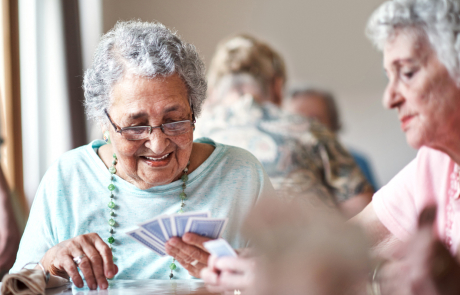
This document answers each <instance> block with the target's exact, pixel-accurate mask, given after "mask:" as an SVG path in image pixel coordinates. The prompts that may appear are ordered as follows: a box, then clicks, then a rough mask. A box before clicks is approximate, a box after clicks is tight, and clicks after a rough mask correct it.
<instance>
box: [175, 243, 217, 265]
mask: <svg viewBox="0 0 460 295" xmlns="http://www.w3.org/2000/svg"><path fill="white" fill-rule="evenodd" d="M166 252H167V253H168V254H169V255H171V256H173V257H175V258H182V259H183V261H185V263H192V262H194V261H195V260H197V261H198V262H200V263H202V264H204V265H207V263H208V257H209V253H207V252H205V251H203V250H202V249H200V248H198V247H196V246H192V245H189V244H187V243H184V242H182V240H181V239H179V238H172V239H170V240H169V241H168V242H167V243H166Z"/></svg>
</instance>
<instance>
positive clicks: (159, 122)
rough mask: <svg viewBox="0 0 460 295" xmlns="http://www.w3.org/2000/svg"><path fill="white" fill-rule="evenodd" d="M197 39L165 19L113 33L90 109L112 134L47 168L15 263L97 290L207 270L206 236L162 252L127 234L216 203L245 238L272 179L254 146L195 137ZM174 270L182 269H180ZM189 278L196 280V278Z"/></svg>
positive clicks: (230, 233) (201, 86)
mask: <svg viewBox="0 0 460 295" xmlns="http://www.w3.org/2000/svg"><path fill="white" fill-rule="evenodd" d="M204 72H205V69H204V64H203V62H202V60H201V59H200V57H199V56H198V53H197V51H196V49H195V47H194V46H192V45H191V44H188V43H186V42H184V41H182V40H181V39H180V38H179V37H178V36H177V35H176V34H175V33H173V32H171V31H170V30H169V29H167V28H165V27H164V26H163V25H161V24H159V23H142V22H137V21H132V22H119V23H117V24H116V26H115V27H114V28H113V29H112V30H110V31H109V32H108V33H107V34H105V35H104V36H103V37H102V39H101V41H100V43H99V46H98V48H97V50H96V53H95V57H94V61H93V65H92V67H91V68H90V69H88V70H87V71H86V73H85V78H84V89H85V98H86V103H85V105H86V110H87V113H88V115H89V117H91V118H93V119H95V120H96V121H97V122H99V123H100V125H101V128H102V131H103V133H104V138H105V139H106V142H104V141H101V140H95V141H93V142H91V143H90V144H88V145H86V146H83V147H80V148H77V149H75V150H72V151H69V152H67V153H65V154H64V155H62V156H61V157H60V158H59V160H58V161H57V162H56V163H54V164H53V165H52V166H51V167H50V168H49V170H48V172H47V173H46V175H45V176H44V178H43V180H42V182H41V184H40V187H39V189H38V192H37V195H36V197H35V200H34V203H33V206H32V209H31V214H30V217H29V221H28V224H27V227H26V230H25V233H24V236H23V238H22V241H21V245H20V249H19V252H18V256H17V260H16V263H15V265H14V267H13V269H12V270H13V271H17V270H19V269H20V268H21V267H22V266H23V265H24V264H26V263H27V262H31V261H41V263H42V265H43V266H44V267H45V268H46V269H47V270H49V271H50V272H51V274H55V275H60V276H63V277H70V278H71V279H72V280H73V282H74V283H75V285H77V286H78V287H82V286H83V281H82V277H81V276H80V274H79V271H78V269H77V265H76V263H74V261H75V258H76V257H77V258H79V259H78V260H79V261H78V262H79V264H78V267H79V269H80V271H81V274H83V276H84V278H85V280H86V282H87V285H88V287H89V288H91V289H96V288H97V287H100V288H102V289H105V288H107V286H108V282H107V279H106V278H116V279H149V278H150V279H168V278H170V277H171V275H172V274H173V277H174V278H179V279H189V278H191V276H195V277H199V272H200V270H201V269H202V268H203V267H205V266H206V265H207V260H208V256H209V254H208V253H207V252H206V251H205V250H204V248H203V245H202V244H203V242H205V241H207V240H208V239H207V238H205V237H202V236H199V235H195V234H191V233H188V234H185V235H184V236H183V237H182V238H178V237H173V238H171V239H170V240H169V241H168V242H167V243H166V246H165V250H166V253H167V254H169V255H171V256H172V257H173V258H174V259H175V260H176V261H177V262H179V263H180V264H181V265H182V266H183V268H181V267H177V268H176V265H175V264H174V260H173V258H171V257H160V256H158V255H156V254H154V253H153V252H151V251H149V250H148V249H147V248H145V247H143V246H142V245H139V244H137V243H135V242H134V241H133V240H131V239H130V238H129V237H128V235H126V234H124V233H125V232H126V231H127V230H129V229H130V228H132V227H133V226H134V225H137V224H139V223H141V222H144V221H146V220H147V219H150V218H152V217H156V216H158V215H160V214H171V213H176V212H178V211H179V212H183V211H198V210H200V211H211V213H212V215H213V217H220V218H223V217H228V218H229V224H228V225H227V230H226V232H225V233H224V235H223V237H224V238H225V239H226V240H227V241H229V242H230V243H231V244H232V246H233V247H235V248H240V247H245V246H246V241H245V240H244V239H243V238H242V237H241V236H240V235H239V233H238V229H239V227H240V225H241V223H242V221H243V218H244V216H245V215H246V213H247V211H248V210H249V209H250V208H251V207H252V206H253V205H254V203H255V202H256V201H257V200H258V199H259V198H260V197H262V196H264V195H265V194H270V193H271V191H272V190H273V187H272V185H271V183H270V181H269V179H268V177H267V175H266V173H265V172H264V170H263V168H262V166H261V164H260V163H259V162H258V161H257V160H256V159H255V157H254V156H252V155H251V154H250V153H249V152H247V151H244V150H242V149H239V148H235V147H230V146H225V145H222V144H218V143H216V142H213V141H211V140H209V139H200V140H196V141H195V142H194V141H193V139H194V138H193V131H194V124H195V118H196V117H198V115H199V114H200V111H201V106H202V103H203V100H204V98H205V93H206V80H205V75H204V74H205V73H204ZM172 271H174V272H172ZM190 275H191V276H190Z"/></svg>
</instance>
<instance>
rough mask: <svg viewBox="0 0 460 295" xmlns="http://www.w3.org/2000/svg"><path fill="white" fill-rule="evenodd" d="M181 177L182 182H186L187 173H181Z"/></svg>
mask: <svg viewBox="0 0 460 295" xmlns="http://www.w3.org/2000/svg"><path fill="white" fill-rule="evenodd" d="M181 178H182V181H183V182H186V181H187V180H188V175H187V174H184V175H182V177H181Z"/></svg>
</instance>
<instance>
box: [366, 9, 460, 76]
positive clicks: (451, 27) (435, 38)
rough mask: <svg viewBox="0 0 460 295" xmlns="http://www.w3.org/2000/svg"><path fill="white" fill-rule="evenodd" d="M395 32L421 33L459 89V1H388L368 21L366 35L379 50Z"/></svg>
mask: <svg viewBox="0 0 460 295" xmlns="http://www.w3.org/2000/svg"><path fill="white" fill-rule="evenodd" d="M399 29H409V30H411V29H412V31H414V32H415V33H417V32H421V33H423V34H424V35H425V36H426V37H427V40H428V41H429V43H430V44H431V46H432V48H434V50H435V52H436V53H437V56H438V58H439V60H440V61H441V62H442V63H443V64H444V66H445V67H446V69H447V70H448V71H449V73H450V75H451V76H452V77H453V78H454V79H455V80H456V82H457V84H458V85H460V0H391V1H387V2H385V3H383V4H382V5H381V6H380V7H379V8H378V9H377V10H376V11H375V12H374V13H373V14H372V16H371V17H370V19H369V22H368V24H367V28H366V35H367V36H368V37H369V39H370V40H371V41H372V42H373V43H374V45H376V46H377V48H379V49H380V50H382V49H383V46H384V45H385V42H386V41H387V40H388V39H389V38H391V37H393V36H394V34H395V32H396V31H397V30H399Z"/></svg>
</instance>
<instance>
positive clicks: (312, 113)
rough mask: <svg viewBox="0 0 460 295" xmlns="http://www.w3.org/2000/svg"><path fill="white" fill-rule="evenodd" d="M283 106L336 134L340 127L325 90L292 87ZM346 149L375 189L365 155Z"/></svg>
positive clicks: (336, 113) (338, 113)
mask: <svg viewBox="0 0 460 295" xmlns="http://www.w3.org/2000/svg"><path fill="white" fill-rule="evenodd" d="M283 108H284V109H286V110H287V111H289V112H291V113H294V114H298V115H302V116H306V117H310V118H314V119H316V120H318V122H320V123H321V124H323V125H324V126H326V127H327V128H328V129H329V130H330V131H331V132H333V133H334V134H336V136H337V133H338V132H339V131H340V130H341V129H342V123H341V120H340V112H339V109H338V107H337V103H336V101H335V98H334V95H333V94H332V93H331V92H328V91H327V90H323V89H320V88H314V87H311V86H303V87H302V86H298V87H293V88H292V89H291V90H290V91H289V95H288V96H287V97H286V99H285V100H284V101H283ZM348 151H349V152H350V154H351V155H352V156H353V159H355V162H356V164H358V166H359V168H361V171H362V172H363V174H364V176H366V178H367V180H368V181H369V182H370V183H371V185H372V186H373V187H374V190H377V189H378V188H379V187H378V185H377V183H376V181H375V177H374V174H373V172H372V168H371V165H370V163H369V160H368V159H367V157H366V156H364V155H363V154H362V153H360V152H358V151H356V150H354V149H352V148H350V147H348Z"/></svg>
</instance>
